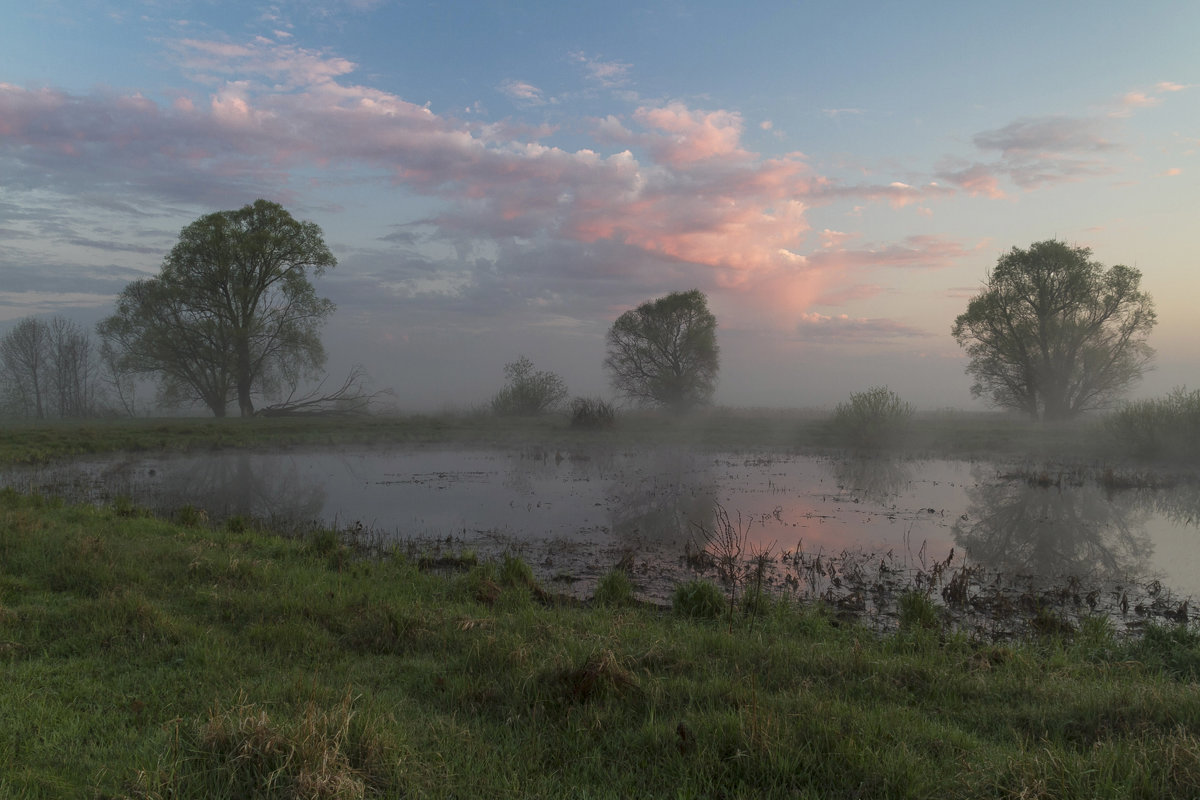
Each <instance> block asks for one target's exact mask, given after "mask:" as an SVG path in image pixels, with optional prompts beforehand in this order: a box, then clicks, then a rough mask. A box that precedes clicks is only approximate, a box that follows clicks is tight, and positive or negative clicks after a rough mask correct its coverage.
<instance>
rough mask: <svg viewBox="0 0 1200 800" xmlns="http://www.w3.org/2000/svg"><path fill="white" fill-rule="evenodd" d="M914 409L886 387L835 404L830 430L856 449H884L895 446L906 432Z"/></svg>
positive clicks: (871, 389) (853, 395)
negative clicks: (831, 428)
mask: <svg viewBox="0 0 1200 800" xmlns="http://www.w3.org/2000/svg"><path fill="white" fill-rule="evenodd" d="M912 415H913V407H912V406H911V405H909V404H908V403H906V402H904V401H903V400H901V399H900V397H899V396H898V395H897V394H896V393H895V392H893V391H892V390H891V389H889V388H887V387H886V386H873V387H871V388H870V389H867V390H866V391H865V392H855V393H854V394H852V395H850V400H849V401H848V402H845V403H838V405H837V408H836V409H834V412H833V422H832V424H833V428H834V430H835V431H836V432H837V433H838V434H839V435H840V436H841V437H842V438H844V439H845V440H846V441H848V442H849V443H850V444H851V445H853V446H855V447H869V448H873V447H887V446H889V445H893V444H896V443H898V442H899V441H900V440H901V439H902V438H903V436H904V434H905V433H907V431H908V426H909V422H910V421H911V420H912Z"/></svg>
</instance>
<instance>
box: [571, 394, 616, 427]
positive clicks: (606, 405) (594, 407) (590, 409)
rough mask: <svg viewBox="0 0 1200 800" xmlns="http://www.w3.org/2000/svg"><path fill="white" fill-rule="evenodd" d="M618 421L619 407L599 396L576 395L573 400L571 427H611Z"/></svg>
mask: <svg viewBox="0 0 1200 800" xmlns="http://www.w3.org/2000/svg"><path fill="white" fill-rule="evenodd" d="M616 421H617V409H616V407H615V406H613V404H612V403H610V402H608V401H607V400H601V399H600V398H598V397H576V398H575V399H574V400H572V401H571V427H572V428H585V429H587V430H600V429H602V428H611V427H612V426H613V425H614V424H616Z"/></svg>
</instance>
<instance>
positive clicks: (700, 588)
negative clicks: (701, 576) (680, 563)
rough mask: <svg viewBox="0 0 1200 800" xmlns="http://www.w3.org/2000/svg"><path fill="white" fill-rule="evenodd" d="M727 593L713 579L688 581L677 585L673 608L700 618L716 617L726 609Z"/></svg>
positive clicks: (672, 596)
mask: <svg viewBox="0 0 1200 800" xmlns="http://www.w3.org/2000/svg"><path fill="white" fill-rule="evenodd" d="M725 602H726V601H725V593H724V592H722V591H721V587H719V586H717V585H716V584H715V583H713V582H712V581H702V580H695V581H686V582H685V583H681V584H679V585H678V586H676V587H675V592H674V593H673V594H672V595H671V608H672V609H674V610H675V613H677V614H681V615H683V616H685V617H693V618H698V619H716V618H717V617H719V616H721V614H722V613H723V612H724V611H725Z"/></svg>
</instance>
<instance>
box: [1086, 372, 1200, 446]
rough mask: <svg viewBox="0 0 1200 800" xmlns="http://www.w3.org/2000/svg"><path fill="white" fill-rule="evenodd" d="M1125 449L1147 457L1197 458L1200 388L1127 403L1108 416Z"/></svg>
mask: <svg viewBox="0 0 1200 800" xmlns="http://www.w3.org/2000/svg"><path fill="white" fill-rule="evenodd" d="M1104 428H1105V430H1106V432H1107V434H1108V437H1109V439H1110V440H1111V441H1112V443H1113V444H1114V445H1116V447H1118V448H1119V449H1120V450H1121V451H1122V452H1123V453H1126V454H1129V455H1136V456H1142V457H1144V458H1178V459H1185V458H1194V457H1195V455H1196V453H1197V452H1200V389H1197V390H1193V391H1191V392H1189V391H1188V390H1187V389H1186V388H1185V387H1180V388H1177V389H1175V390H1173V391H1172V392H1171V393H1170V394H1168V395H1167V396H1166V397H1158V398H1153V399H1150V400H1138V401H1136V402H1132V403H1125V404H1123V405H1122V406H1121V407H1120V408H1118V409H1117V410H1116V411H1114V412H1113V413H1111V414H1109V415H1108V416H1107V417H1106V418H1105V420H1104Z"/></svg>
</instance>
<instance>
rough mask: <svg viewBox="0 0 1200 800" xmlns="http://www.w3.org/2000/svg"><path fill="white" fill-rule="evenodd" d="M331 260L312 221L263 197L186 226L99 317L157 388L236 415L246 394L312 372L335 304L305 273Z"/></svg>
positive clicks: (111, 339)
mask: <svg viewBox="0 0 1200 800" xmlns="http://www.w3.org/2000/svg"><path fill="white" fill-rule="evenodd" d="M336 264H337V261H336V259H334V257H333V254H332V253H330V251H329V248H328V247H327V246H326V245H325V241H324V239H323V238H322V235H321V229H320V228H319V227H318V226H317V225H316V224H314V223H312V222H301V221H298V220H296V219H294V218H293V217H292V215H291V214H289V213H288V212H287V211H286V210H284V208H283V207H282V206H280V205H279V204H277V203H272V202H269V201H267V200H257V201H255V202H254V204H253V205H248V206H244V207H243V208H240V209H237V210H236V211H218V212H216V213H213V214H207V215H205V216H203V217H200V218H199V219H198V220H196V221H195V222H193V223H192V224H190V225H188V226H187V227H185V228H184V229H183V230H182V231H181V232H180V234H179V241H178V243H177V244H176V245H175V247H174V248H173V249H172V250H171V252H170V253H169V254H168V255H167V257H166V259H165V260H164V261H163V266H162V271H161V272H160V273H159V275H158V276H157V277H155V278H148V279H145V280H139V281H135V282H134V283H131V284H130V285H129V286H127V287H126V288H125V290H124V291H123V292H122V293H121V295H120V297H119V298H118V299H117V309H116V313H115V314H113V315H112V316H111V317H109V318H108V319H106V320H104V321H103V322H102V323H101V324H100V333H101V336H102V337H103V338H104V340H105V342H106V343H107V344H108V345H109V346H110V347H112V348H113V349H114V350H115V351H116V352H117V353H118V354H119V359H120V362H121V366H122V368H124V369H126V370H128V371H130V372H135V373H140V374H146V375H155V376H157V377H158V378H159V379H160V389H161V391H162V393H163V395H164V397H165V398H166V399H168V400H171V399H192V400H199V401H201V402H203V403H204V404H205V405H207V406H208V407H209V408H210V409H211V410H212V412H213V414H215V415H216V416H219V417H220V416H224V415H225V409H226V406H227V405H228V403H229V402H230V400H234V399H236V401H237V404H238V409H239V410H240V411H241V414H242V416H250V415H252V414H253V413H254V397H255V396H256V395H260V396H261V395H270V394H271V393H273V392H275V391H276V390H277V389H278V388H279V387H280V385H281V384H283V383H291V384H295V383H296V381H298V380H299V379H300V378H302V377H305V376H309V375H313V374H315V373H316V372H317V371H318V370H319V369H320V367H321V366H322V365H323V364H324V361H325V350H324V347H323V346H322V344H321V339H320V330H321V326H322V325H323V324H324V321H325V319H326V317H328V316H329V315H330V314H331V313H332V312H333V309H334V306H333V303H331V302H330V301H329V300H326V299H323V298H320V297H317V294H316V291H315V290H314V289H313V285H312V283H311V282H310V281H309V276H310V275H313V276H319V275H321V274H322V273H323V272H324V271H325V270H326V269H329V268H331V267H334V266H336Z"/></svg>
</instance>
